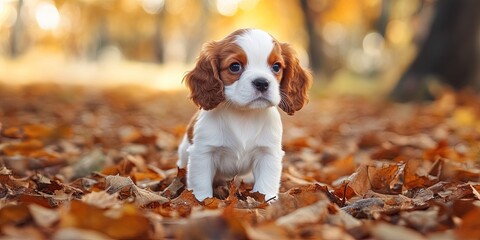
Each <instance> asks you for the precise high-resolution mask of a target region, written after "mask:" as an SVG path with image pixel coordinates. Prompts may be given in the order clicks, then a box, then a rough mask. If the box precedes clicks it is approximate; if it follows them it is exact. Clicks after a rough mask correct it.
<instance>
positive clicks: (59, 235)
mask: <svg viewBox="0 0 480 240" xmlns="http://www.w3.org/2000/svg"><path fill="white" fill-rule="evenodd" d="M80 236H81V238H82V239H95V240H112V239H113V238H111V237H109V236H107V235H105V234H102V233H101V232H98V231H93V230H86V229H79V228H70V227H66V228H61V229H60V230H58V231H57V232H55V234H54V235H53V236H52V239H54V240H77V239H79V237H80Z"/></svg>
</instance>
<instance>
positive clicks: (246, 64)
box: [177, 29, 312, 201]
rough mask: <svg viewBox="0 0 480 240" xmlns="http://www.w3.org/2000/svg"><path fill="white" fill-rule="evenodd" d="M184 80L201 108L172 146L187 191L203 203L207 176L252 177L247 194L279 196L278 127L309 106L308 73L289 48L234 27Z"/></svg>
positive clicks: (205, 51) (209, 192) (209, 185)
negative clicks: (283, 118) (283, 114)
mask: <svg viewBox="0 0 480 240" xmlns="http://www.w3.org/2000/svg"><path fill="white" fill-rule="evenodd" d="M184 81H185V83H186V85H187V86H188V88H189V89H190V92H191V94H190V98H191V100H192V101H193V102H194V103H195V104H196V105H197V106H199V107H200V110H199V111H198V112H197V113H196V114H195V116H194V117H193V118H192V120H191V122H190V124H189V126H188V128H187V133H186V134H185V136H184V138H183V140H182V143H181V144H180V146H179V149H178V155H179V160H178V162H177V166H178V167H180V168H185V167H187V188H188V189H190V190H192V191H193V194H194V195H195V197H196V198H197V199H198V200H199V201H202V200H204V199H205V198H209V197H212V194H213V189H212V182H213V180H214V179H229V178H230V179H231V178H233V177H235V176H237V175H243V174H247V173H253V177H254V181H255V183H254V186H253V191H254V192H256V191H258V192H260V193H263V194H265V197H266V199H271V198H274V197H276V196H277V195H278V191H279V188H280V177H281V173H282V158H283V156H284V152H283V151H282V145H281V141H282V122H281V118H280V113H279V111H278V110H277V107H276V106H278V107H279V108H280V109H282V110H283V111H285V112H286V113H287V114H289V115H293V113H294V112H295V111H298V110H300V109H301V108H302V107H303V105H304V104H305V103H306V102H307V101H308V97H307V90H308V89H309V88H310V85H311V83H312V76H311V74H310V73H309V72H308V71H306V70H305V69H303V68H302V67H301V66H300V65H299V61H298V59H297V57H296V54H295V52H294V50H293V49H292V47H290V45H288V44H286V43H280V42H278V41H277V40H275V39H274V38H273V37H272V36H271V35H270V34H268V33H266V32H264V31H261V30H257V29H241V30H237V31H235V32H233V33H231V34H230V35H228V36H227V37H225V38H224V39H222V40H220V41H214V42H209V43H206V44H205V45H204V46H203V49H202V51H201V52H200V56H199V57H198V59H197V62H196V66H195V68H194V69H193V70H191V71H190V72H188V73H187V74H186V76H185V78H184Z"/></svg>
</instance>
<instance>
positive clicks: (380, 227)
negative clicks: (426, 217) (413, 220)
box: [371, 223, 426, 240]
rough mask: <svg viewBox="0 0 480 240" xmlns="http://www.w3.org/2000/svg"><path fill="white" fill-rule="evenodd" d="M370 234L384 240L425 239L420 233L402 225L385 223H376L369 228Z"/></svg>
mask: <svg viewBox="0 0 480 240" xmlns="http://www.w3.org/2000/svg"><path fill="white" fill-rule="evenodd" d="M371 232H372V236H373V237H374V238H375V239H379V240H382V239H385V240H387V239H388V240H404V239H409V240H426V238H425V237H424V236H422V235H421V234H419V233H417V232H415V231H413V230H410V229H408V228H405V227H402V226H396V225H391V224H386V223H378V224H376V225H374V226H373V227H372V229H371Z"/></svg>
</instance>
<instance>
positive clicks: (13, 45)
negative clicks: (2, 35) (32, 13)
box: [10, 0, 23, 58]
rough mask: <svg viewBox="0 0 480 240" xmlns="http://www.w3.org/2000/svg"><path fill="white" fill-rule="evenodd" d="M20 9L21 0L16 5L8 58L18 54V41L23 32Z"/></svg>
mask: <svg viewBox="0 0 480 240" xmlns="http://www.w3.org/2000/svg"><path fill="white" fill-rule="evenodd" d="M22 7H23V0H19V1H18V3H17V13H18V14H17V20H16V21H15V24H14V25H13V28H12V33H11V34H10V57H12V58H15V57H16V56H17V55H18V54H19V53H20V51H21V50H20V45H21V42H20V39H21V36H20V35H21V34H22V31H23V20H22V15H21V13H22Z"/></svg>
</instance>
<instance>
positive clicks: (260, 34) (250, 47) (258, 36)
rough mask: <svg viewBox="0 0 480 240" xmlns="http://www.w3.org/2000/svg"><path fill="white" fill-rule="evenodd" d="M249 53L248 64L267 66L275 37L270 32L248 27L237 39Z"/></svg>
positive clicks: (246, 52)
mask: <svg viewBox="0 0 480 240" xmlns="http://www.w3.org/2000/svg"><path fill="white" fill-rule="evenodd" d="M235 43H236V44H238V45H239V46H240V47H241V48H242V49H243V51H245V54H246V55H247V66H267V65H268V64H267V61H268V57H269V56H270V53H271V52H272V49H273V38H272V36H270V34H268V33H266V32H264V31H262V30H258V29H248V30H246V31H245V32H244V33H242V34H240V35H238V36H237V37H236V39H235Z"/></svg>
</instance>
